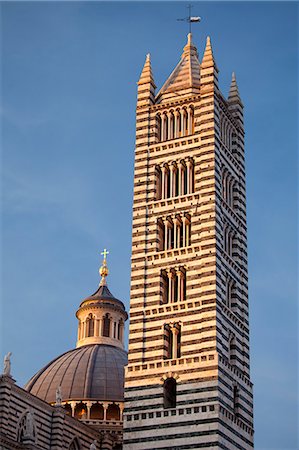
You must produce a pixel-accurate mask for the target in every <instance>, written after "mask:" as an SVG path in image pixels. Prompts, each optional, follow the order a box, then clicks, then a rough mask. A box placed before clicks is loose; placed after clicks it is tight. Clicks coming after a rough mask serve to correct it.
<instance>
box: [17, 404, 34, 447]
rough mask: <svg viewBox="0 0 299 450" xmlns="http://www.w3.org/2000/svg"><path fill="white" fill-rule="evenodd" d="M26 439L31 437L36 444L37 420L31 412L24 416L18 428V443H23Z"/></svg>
mask: <svg viewBox="0 0 299 450" xmlns="http://www.w3.org/2000/svg"><path fill="white" fill-rule="evenodd" d="M25 437H27V438H28V437H30V438H31V439H32V440H33V441H34V442H35V440H36V428H35V420H34V417H33V414H32V413H31V412H30V411H27V412H25V414H23V416H22V417H21V419H20V422H19V426H18V436H17V441H18V442H23V441H24V438H25Z"/></svg>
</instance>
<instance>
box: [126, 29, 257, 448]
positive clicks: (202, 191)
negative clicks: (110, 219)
mask: <svg viewBox="0 0 299 450" xmlns="http://www.w3.org/2000/svg"><path fill="white" fill-rule="evenodd" d="M155 89H156V86H155V83H154V77H153V73H152V69H151V61H150V56H149V55H147V57H146V61H145V65H144V68H143V70H142V73H141V76H140V80H139V82H138V97H137V111H136V150H135V176H134V204H133V231H132V268H131V300H130V333H129V336H130V338H129V360H128V366H127V369H126V381H125V414H124V449H127V450H134V449H136V450H141V449H153V448H155V449H158V448H163V449H166V448H167V449H191V448H193V449H198V448H215V449H216V448H217V449H218V448H223V449H224V448H227V449H228V448H229V449H235V448H236V449H250V448H252V447H253V396H252V383H251V381H250V372H249V321H248V292H247V286H248V278H247V229H246V197H245V165H244V129H243V104H242V101H241V99H240V96H239V91H238V87H237V82H236V78H235V75H233V78H232V83H231V88H230V92H229V96H228V98H227V99H226V98H225V97H224V96H223V94H222V93H221V92H220V90H219V86H218V68H217V65H216V61H215V58H214V55H213V51H212V46H211V42H210V38H207V42H206V47H205V51H204V54H203V57H202V60H201V62H200V60H199V56H198V52H197V49H196V47H195V45H194V43H193V42H192V35H191V33H190V34H189V35H188V40H187V44H186V45H185V47H184V50H183V53H182V56H181V59H180V62H179V63H178V65H177V66H176V67H175V69H174V70H173V72H172V73H171V75H170V76H169V78H168V79H167V81H166V82H165V84H164V85H163V87H162V88H161V89H160V91H159V92H158V93H156V92H155Z"/></svg>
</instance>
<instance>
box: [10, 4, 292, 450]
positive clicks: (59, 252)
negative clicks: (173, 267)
mask: <svg viewBox="0 0 299 450" xmlns="http://www.w3.org/2000/svg"><path fill="white" fill-rule="evenodd" d="M194 5H195V6H194V9H193V13H194V14H195V15H200V16H202V18H203V20H202V22H201V23H200V24H199V25H196V26H194V31H193V40H194V42H195V44H196V45H197V47H198V51H199V54H200V56H201V55H202V52H203V49H204V43H205V38H206V36H207V35H210V36H211V39H212V45H213V50H214V55H215V58H216V61H217V64H218V67H219V69H220V74H219V79H220V87H221V90H222V91H223V93H224V94H225V95H227V93H228V88H229V83H230V78H231V72H232V71H233V70H234V71H235V72H236V75H237V80H238V84H239V88H240V93H241V97H242V100H243V102H244V104H245V121H246V158H247V197H248V210H247V212H248V230H249V233H248V239H249V275H250V319H251V360H252V378H253V382H254V385H255V387H254V393H255V428H256V436H255V443H256V448H257V449H266V448H267V449H284V450H285V449H295V448H298V446H299V444H298V441H297V432H296V424H297V419H298V416H297V404H298V396H297V394H298V391H297V389H298V383H297V363H298V353H297V341H298V326H297V319H298V314H297V284H296V278H297V273H296V269H297V192H298V185H297V169H298V165H297V151H296V148H297V121H298V115H297V102H298V91H297V78H298V72H297V63H298V60H297V58H298V56H297V55H298V47H297V42H298V4H296V3H294V2H289V3H288V2H264V3H263V2H244V3H242V2H220V3H216V2H200V3H194ZM186 6H187V3H184V2H175V3H170V2H165V3H160V2H148V3H145V2H131V3H127V2H120V3H117V2H103V3H101V2H90V3H89V2H83V3H79V2H75V3H71V2H60V3H59V2H57V3H43V2H20V3H17V2H10V3H9V2H6V3H5V2H2V3H1V10H2V70H1V76H2V106H1V114H2V119H1V123H2V154H1V169H2V180H3V181H2V186H1V187H2V227H1V237H2V239H1V244H2V258H1V263H2V270H1V274H2V283H1V284H2V292H1V296H2V301H1V307H2V327H1V328H2V338H3V339H2V346H1V348H2V354H3V355H4V353H6V352H7V351H12V352H13V361H12V362H13V364H12V367H13V375H14V377H15V378H16V379H17V382H18V383H19V384H24V383H25V382H26V381H27V380H28V379H29V378H30V376H31V375H32V374H34V373H35V372H36V371H37V370H38V369H40V368H41V367H42V366H43V365H45V364H46V363H47V362H48V361H49V360H51V359H52V358H54V357H55V356H57V355H58V354H60V353H62V352H64V351H66V350H68V349H70V348H73V347H74V346H75V341H76V332H77V329H76V328H77V324H76V319H75V316H74V313H75V310H76V308H77V307H78V305H79V303H80V301H81V300H82V299H83V298H84V297H86V296H87V295H89V294H90V293H92V292H93V291H94V290H95V289H96V287H97V284H98V279H99V276H98V273H97V271H98V267H99V265H100V260H101V259H100V255H99V254H100V251H101V250H102V249H103V247H107V248H108V249H109V250H110V255H109V267H110V276H109V287H110V288H111V290H112V292H113V293H114V295H115V296H117V297H118V298H122V299H123V300H124V301H125V303H126V305H127V308H128V306H129V287H130V251H131V249H130V245H131V207H132V191H133V156H134V133H135V130H134V127H135V123H134V121H135V100H136V82H137V80H138V77H139V74H140V71H141V69H142V65H143V63H144V59H145V55H146V53H147V52H150V53H151V56H152V65H153V71H154V76H155V81H156V84H157V86H158V87H161V85H162V84H163V82H164V81H165V79H166V78H167V77H168V75H169V74H170V72H171V71H172V69H173V68H174V66H175V65H176V63H177V62H178V60H179V58H180V55H181V52H182V48H183V46H184V45H185V41H186V33H187V29H186V28H187V27H186V24H184V23H182V22H177V20H176V19H177V18H179V17H184V16H185V15H186V11H187V10H186Z"/></svg>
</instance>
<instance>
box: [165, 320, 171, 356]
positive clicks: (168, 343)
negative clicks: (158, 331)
mask: <svg viewBox="0 0 299 450" xmlns="http://www.w3.org/2000/svg"><path fill="white" fill-rule="evenodd" d="M172 350H173V336H172V331H171V328H170V326H169V325H168V324H166V325H164V357H165V359H172V356H173V355H172Z"/></svg>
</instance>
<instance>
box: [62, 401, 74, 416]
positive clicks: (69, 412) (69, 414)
mask: <svg viewBox="0 0 299 450" xmlns="http://www.w3.org/2000/svg"><path fill="white" fill-rule="evenodd" d="M63 407H64V409H65V412H66V414H67V415H68V416H71V415H72V407H71V405H70V404H69V403H66V404H65V405H64V406H63Z"/></svg>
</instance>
